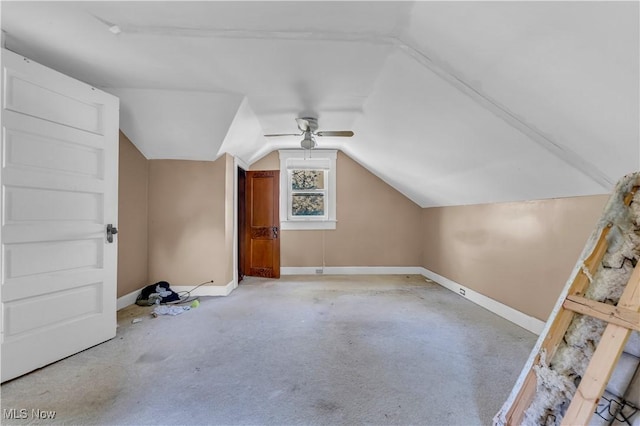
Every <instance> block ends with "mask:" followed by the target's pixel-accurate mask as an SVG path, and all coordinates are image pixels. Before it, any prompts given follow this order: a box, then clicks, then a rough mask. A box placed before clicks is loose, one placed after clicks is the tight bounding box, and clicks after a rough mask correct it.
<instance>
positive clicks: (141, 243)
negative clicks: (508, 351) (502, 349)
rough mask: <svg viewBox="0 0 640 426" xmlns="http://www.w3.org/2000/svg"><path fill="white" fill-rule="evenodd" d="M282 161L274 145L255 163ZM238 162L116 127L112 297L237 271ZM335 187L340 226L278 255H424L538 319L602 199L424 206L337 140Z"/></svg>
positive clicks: (305, 234)
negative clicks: (150, 152)
mask: <svg viewBox="0 0 640 426" xmlns="http://www.w3.org/2000/svg"><path fill="white" fill-rule="evenodd" d="M279 165H280V162H279V158H278V153H277V152H273V153H271V154H269V155H267V156H265V157H264V158H262V159H261V160H259V161H258V162H256V163H254V164H252V165H251V167H250V170H277V169H279ZM234 174H235V167H234V164H233V158H232V157H231V156H229V155H225V156H224V157H221V158H220V159H218V160H217V161H215V162H202V161H180V160H152V161H148V160H146V159H145V158H144V157H143V156H142V155H141V154H140V152H138V151H137V149H136V148H135V147H134V146H133V145H132V144H131V142H130V141H129V140H128V139H127V138H126V136H124V135H121V139H120V186H119V197H120V206H119V226H120V231H121V232H120V234H119V235H118V238H119V242H118V243H119V251H118V262H119V268H118V296H119V297H120V296H123V295H125V294H128V293H130V292H132V291H135V290H137V289H140V288H141V287H143V286H144V285H147V284H148V283H152V282H156V281H160V280H166V281H169V282H170V283H171V284H173V285H194V284H198V283H200V282H203V281H206V280H210V279H213V280H214V281H215V285H226V284H227V283H229V282H230V281H231V280H232V279H233V272H234V271H233V196H234V187H233V180H234ZM337 197H338V199H337V203H338V211H337V213H338V225H337V229H336V230H332V231H283V232H282V234H281V238H282V240H281V260H282V266H284V267H287V266H321V265H322V264H323V261H324V264H325V265H326V266H423V267H425V268H427V269H429V270H432V271H434V272H436V273H438V274H440V275H443V276H445V277H447V278H449V279H451V280H453V281H456V282H458V283H460V284H462V285H465V286H467V287H469V288H471V289H473V290H475V291H477V292H479V293H482V294H484V295H486V296H488V297H491V298H493V299H495V300H498V301H499V302H502V303H504V304H506V305H508V306H511V307H513V308H514V309H517V310H519V311H522V312H524V313H527V314H529V315H532V316H534V317H536V318H539V319H541V320H546V318H547V316H548V315H549V313H550V311H551V309H552V307H553V305H554V304H555V301H556V299H557V297H558V295H559V293H560V291H561V289H562V287H563V286H564V284H565V282H566V280H567V278H568V277H569V274H570V272H571V270H572V268H573V266H574V265H575V263H576V260H577V258H578V256H579V254H580V252H581V251H582V249H583V247H584V244H585V242H586V240H587V238H588V236H589V235H590V233H591V232H592V231H593V229H594V227H595V224H596V221H597V219H598V218H599V217H600V213H601V210H602V208H603V207H604V204H605V202H606V201H607V199H608V196H593V197H576V198H565V199H556V200H540V201H529V202H517V203H499V204H485V205H475V206H459V207H440V208H427V209H421V208H420V207H419V206H417V205H416V204H414V203H413V202H411V201H410V200H408V199H407V198H406V197H404V196H403V195H402V194H400V193H399V192H397V191H396V190H394V189H393V188H391V187H390V186H389V185H387V184H386V183H384V182H383V181H382V180H380V179H379V178H377V177H376V176H374V175H373V174H371V173H370V172H369V171H367V170H366V169H365V168H363V167H362V166H360V165H359V164H358V163H356V162H355V161H353V160H352V159H350V158H349V157H348V156H347V155H345V154H344V153H341V152H340V153H339V154H338V159H337ZM302 248H304V250H303V249H302ZM323 258H324V260H323Z"/></svg>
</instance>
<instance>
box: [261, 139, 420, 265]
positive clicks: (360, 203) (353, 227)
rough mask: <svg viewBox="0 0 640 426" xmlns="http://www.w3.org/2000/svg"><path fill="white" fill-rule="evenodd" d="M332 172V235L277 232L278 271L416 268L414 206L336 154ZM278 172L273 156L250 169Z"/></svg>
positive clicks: (417, 219)
mask: <svg viewBox="0 0 640 426" xmlns="http://www.w3.org/2000/svg"><path fill="white" fill-rule="evenodd" d="M336 167H337V171H336V176H337V181H336V191H337V200H336V201H337V203H336V204H337V220H338V224H337V228H336V230H328V231H282V234H281V241H280V243H281V246H280V250H281V264H282V266H284V267H288V266H289V267H292V266H297V267H301V266H322V265H323V256H324V264H325V266H418V265H420V262H421V259H422V241H421V239H420V237H419V235H420V227H421V219H420V215H421V209H420V207H419V206H418V205H417V204H415V203H413V202H412V201H410V200H409V199H408V198H406V197H405V196H404V195H402V194H400V193H399V192H398V191H396V190H395V189H393V188H392V187H391V186H389V185H387V184H386V183H385V182H383V181H382V180H381V179H379V178H378V177H376V176H374V175H373V174H372V173H370V172H369V171H368V170H367V169H365V168H364V167H362V166H361V165H359V164H358V163H356V162H355V161H353V160H352V159H351V158H349V157H348V156H347V155H345V154H344V153H342V152H339V153H338V159H337V163H336ZM279 168H280V162H279V157H278V153H277V152H272V153H271V154H269V155H267V156H266V157H264V158H262V159H261V160H260V161H258V162H256V163H254V164H252V165H251V167H250V169H251V170H278V169H279Z"/></svg>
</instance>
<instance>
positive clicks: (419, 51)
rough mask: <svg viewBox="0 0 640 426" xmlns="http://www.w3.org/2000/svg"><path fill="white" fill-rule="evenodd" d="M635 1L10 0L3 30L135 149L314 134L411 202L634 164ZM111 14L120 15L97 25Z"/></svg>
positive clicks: (573, 181)
mask: <svg viewBox="0 0 640 426" xmlns="http://www.w3.org/2000/svg"><path fill="white" fill-rule="evenodd" d="M638 6H639V3H638V2H552V1H549V2H400V1H398V2H378V1H371V2H369V1H358V2H336V1H333V2H313V1H299V2H274V1H269V2H221V1H220V2H177V1H176V2H152V1H144V2H113V1H110V2H11V1H2V3H0V8H1V13H2V29H3V31H5V32H6V46H7V48H9V49H11V50H14V51H16V52H18V53H20V54H22V55H24V56H27V57H30V58H31V59H33V60H36V61H38V62H40V63H43V64H44V65H47V66H49V67H52V68H54V69H57V70H58V71H61V72H63V73H65V74H68V75H71V76H73V77H75V78H78V79H80V80H83V81H86V82H87V83H89V84H92V85H94V86H97V87H100V88H102V89H104V90H105V91H108V92H111V93H114V94H115V95H117V96H118V97H120V99H121V123H120V124H121V128H122V129H123V131H124V132H125V133H126V134H127V135H128V136H129V137H130V139H131V140H132V142H133V143H134V144H136V146H137V147H138V148H139V149H140V150H141V152H142V153H143V154H144V155H145V156H146V157H147V158H181V159H200V160H213V159H215V158H217V157H218V156H219V155H221V154H222V153H224V152H228V153H230V154H232V155H236V156H238V157H240V158H241V159H242V160H244V161H245V162H248V163H251V162H253V161H255V160H256V159H258V158H260V157H261V156H263V155H265V154H267V153H269V152H271V151H272V150H274V149H279V148H288V147H298V146H299V140H300V138H296V137H290V138H269V139H267V138H264V137H263V136H262V135H263V134H264V133H289V132H291V133H295V132H297V128H296V123H295V121H294V118H296V117H300V116H309V115H311V116H317V117H318V118H319V121H320V128H321V130H322V129H324V130H347V129H353V130H354V131H355V133H356V135H355V136H354V137H353V138H351V139H348V140H345V139H342V138H321V139H320V140H319V141H318V142H319V146H320V147H325V148H339V149H342V150H344V151H345V152H346V153H347V154H349V155H350V156H351V157H353V158H354V159H355V160H356V161H358V162H360V163H361V164H362V165H364V166H365V167H367V168H368V169H369V170H371V171H372V172H374V173H376V174H377V175H378V176H380V177H381V178H382V179H384V180H385V181H387V182H388V183H390V184H391V185H393V186H394V187H395V188H397V189H398V190H399V191H401V192H402V193H404V194H405V195H407V196H408V197H409V198H411V199H412V200H414V201H415V202H416V203H417V204H419V205H421V206H423V207H427V206H443V205H461V204H474V203H488V202H500V201H516V200H529V199H539V198H552V197H563V196H576V195H589V194H599V193H605V192H608V191H610V189H611V188H612V185H613V184H614V183H615V181H616V180H617V179H619V178H620V177H621V176H622V175H624V174H626V173H629V172H632V171H636V170H638V169H640V136H639V132H640V125H639V116H640V109H639V106H638V105H639V93H640V87H639V81H640V64H639V62H640V59H639V55H640V53H639V51H640V48H639V41H638V40H639V30H638V28H639V24H638V23H639V13H640V12H639V7H638ZM113 25H117V26H118V27H119V28H120V30H121V32H120V33H119V34H113V33H112V32H110V31H109V28H110V27H112V26H113Z"/></svg>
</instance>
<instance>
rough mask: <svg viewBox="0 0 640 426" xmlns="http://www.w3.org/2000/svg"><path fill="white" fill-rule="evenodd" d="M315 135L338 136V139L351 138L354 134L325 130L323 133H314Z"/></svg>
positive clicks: (349, 131) (347, 131)
mask: <svg viewBox="0 0 640 426" xmlns="http://www.w3.org/2000/svg"><path fill="white" fill-rule="evenodd" d="M316 135H318V136H340V137H345V138H350V137H351V136H353V135H354V133H353V132H352V131H351V130H335V131H331V130H325V131H323V132H318V133H316Z"/></svg>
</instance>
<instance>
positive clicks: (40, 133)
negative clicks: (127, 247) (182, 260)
mask: <svg viewBox="0 0 640 426" xmlns="http://www.w3.org/2000/svg"><path fill="white" fill-rule="evenodd" d="M2 81H3V83H2V89H3V93H2V154H1V155H2V163H1V164H2V172H1V175H0V184H1V187H2V197H1V201H0V203H1V207H0V211H1V212H2V227H1V232H0V239H1V245H2V248H1V256H2V258H1V265H0V279H1V299H2V313H1V316H0V318H1V319H2V324H1V325H2V327H1V329H2V336H1V339H2V362H1V364H2V365H1V367H2V369H1V371H2V374H1V375H2V381H3V382H4V381H6V380H9V379H12V378H14V377H17V376H20V375H22V374H25V373H27V372H29V371H32V370H34V369H36V368H39V367H42V366H44V365H47V364H50V363H52V362H54V361H57V360H59V359H62V358H64V357H66V356H69V355H72V354H74V353H77V352H79V351H81V350H84V349H86V348H88V347H90V346H93V345H96V344H98V343H101V342H104V341H105V340H108V339H110V338H112V337H114V336H115V331H116V260H117V238H114V242H113V243H108V242H107V238H106V236H105V228H106V225H107V224H114V225H116V222H117V215H118V191H117V190H118V187H117V185H118V183H117V180H118V175H117V173H118V109H119V101H118V99H117V98H116V97H114V96H112V95H109V94H107V93H104V92H102V91H100V90H97V89H95V88H93V87H91V86H88V85H87V84H85V83H82V82H79V81H77V80H74V79H72V78H70V77H67V76H65V75H63V74H60V73H58V72H56V71H53V70H51V69H49V68H46V67H44V66H42V65H40V64H37V63H35V62H33V61H30V60H28V59H25V58H23V57H22V56H19V55H16V54H15V53H13V52H10V51H8V50H4V49H3V50H2Z"/></svg>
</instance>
